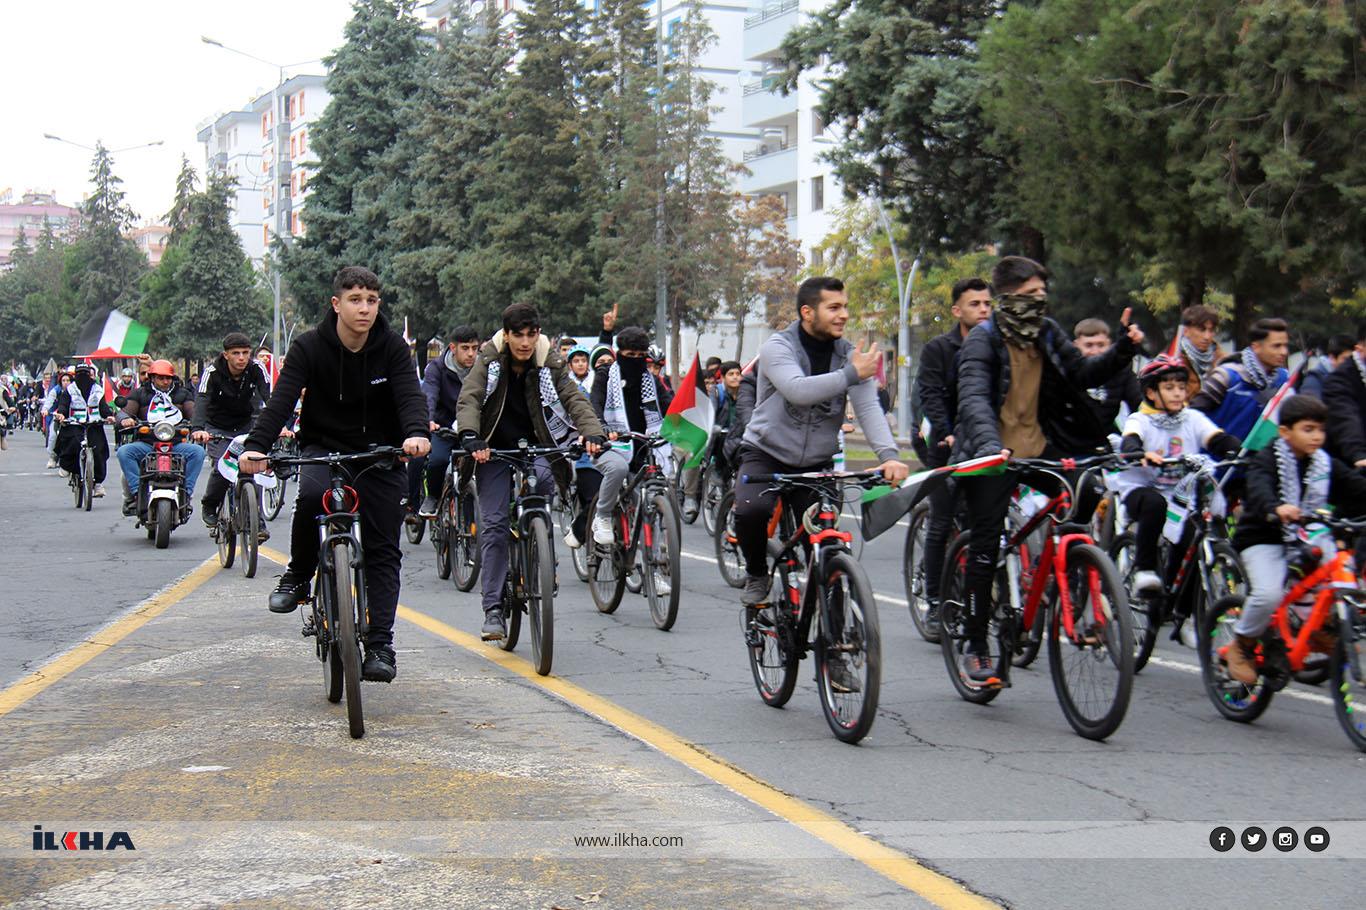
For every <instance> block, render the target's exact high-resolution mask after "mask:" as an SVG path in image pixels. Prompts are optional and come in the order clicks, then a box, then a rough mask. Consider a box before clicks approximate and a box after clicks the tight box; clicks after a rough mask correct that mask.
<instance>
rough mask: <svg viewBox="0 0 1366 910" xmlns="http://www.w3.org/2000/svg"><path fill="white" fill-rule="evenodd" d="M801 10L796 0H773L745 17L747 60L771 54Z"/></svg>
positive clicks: (745, 51)
mask: <svg viewBox="0 0 1366 910" xmlns="http://www.w3.org/2000/svg"><path fill="white" fill-rule="evenodd" d="M801 15H802V11H801V9H800V4H799V3H798V0H774V2H771V3H769V4H768V5H766V6H765V7H764V8H763V9H762V10H760V11H759V12H758V13H756V14H755V15H753V16H750V17H748V18H747V19H745V40H744V54H745V58H746V59H747V60H755V59H758V58H761V57H767V56H771V55H772V54H773V53H774V52H775V51H776V50H778V46H779V45H780V44H782V43H783V39H784V38H785V37H787V33H788V32H790V31H791V30H792V29H793V27H794V26H796V25H797V23H798V22H800V21H801Z"/></svg>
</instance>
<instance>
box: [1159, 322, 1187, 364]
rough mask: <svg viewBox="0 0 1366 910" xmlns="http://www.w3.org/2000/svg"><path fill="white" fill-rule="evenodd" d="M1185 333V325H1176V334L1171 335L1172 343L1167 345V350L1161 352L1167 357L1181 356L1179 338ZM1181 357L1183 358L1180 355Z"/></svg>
mask: <svg viewBox="0 0 1366 910" xmlns="http://www.w3.org/2000/svg"><path fill="white" fill-rule="evenodd" d="M1185 334H1186V327H1185V326H1184V325H1179V326H1177V327H1176V334H1175V335H1173V336H1172V343H1171V344H1169V345H1167V350H1166V351H1164V352H1163V353H1165V354H1166V355H1167V356H1168V357H1181V339H1182V337H1184V336H1185ZM1181 359H1182V360H1184V359H1185V358H1184V357H1181Z"/></svg>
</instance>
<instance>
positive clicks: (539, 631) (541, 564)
mask: <svg viewBox="0 0 1366 910" xmlns="http://www.w3.org/2000/svg"><path fill="white" fill-rule="evenodd" d="M529 530H530V531H531V536H530V537H529V539H528V540H527V551H526V552H527V557H528V559H527V568H526V589H527V600H526V609H527V620H528V622H529V624H530V626H531V663H532V665H533V666H534V667H535V668H536V672H537V673H539V674H540V675H542V676H545V675H546V674H548V673H549V672H550V665H551V663H552V662H553V661H554V658H555V553H554V551H553V550H552V549H551V546H550V527H549V526H548V525H547V524H546V522H545V519H543V518H541V517H540V516H539V515H533V516H532V518H531V522H530V528H529Z"/></svg>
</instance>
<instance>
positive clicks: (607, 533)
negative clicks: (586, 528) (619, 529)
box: [593, 515, 617, 547]
mask: <svg viewBox="0 0 1366 910" xmlns="http://www.w3.org/2000/svg"><path fill="white" fill-rule="evenodd" d="M616 539H617V535H616V533H615V532H614V531H613V530H612V516H610V515H594V516H593V543H596V544H601V545H602V546H604V547H610V546H611V545H612V544H613V543H615V542H616Z"/></svg>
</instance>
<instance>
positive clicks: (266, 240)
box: [261, 224, 270, 246]
mask: <svg viewBox="0 0 1366 910" xmlns="http://www.w3.org/2000/svg"><path fill="white" fill-rule="evenodd" d="M261 242H262V243H263V244H265V245H266V246H270V228H268V227H266V226H265V225H264V224H263V225H261Z"/></svg>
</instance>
